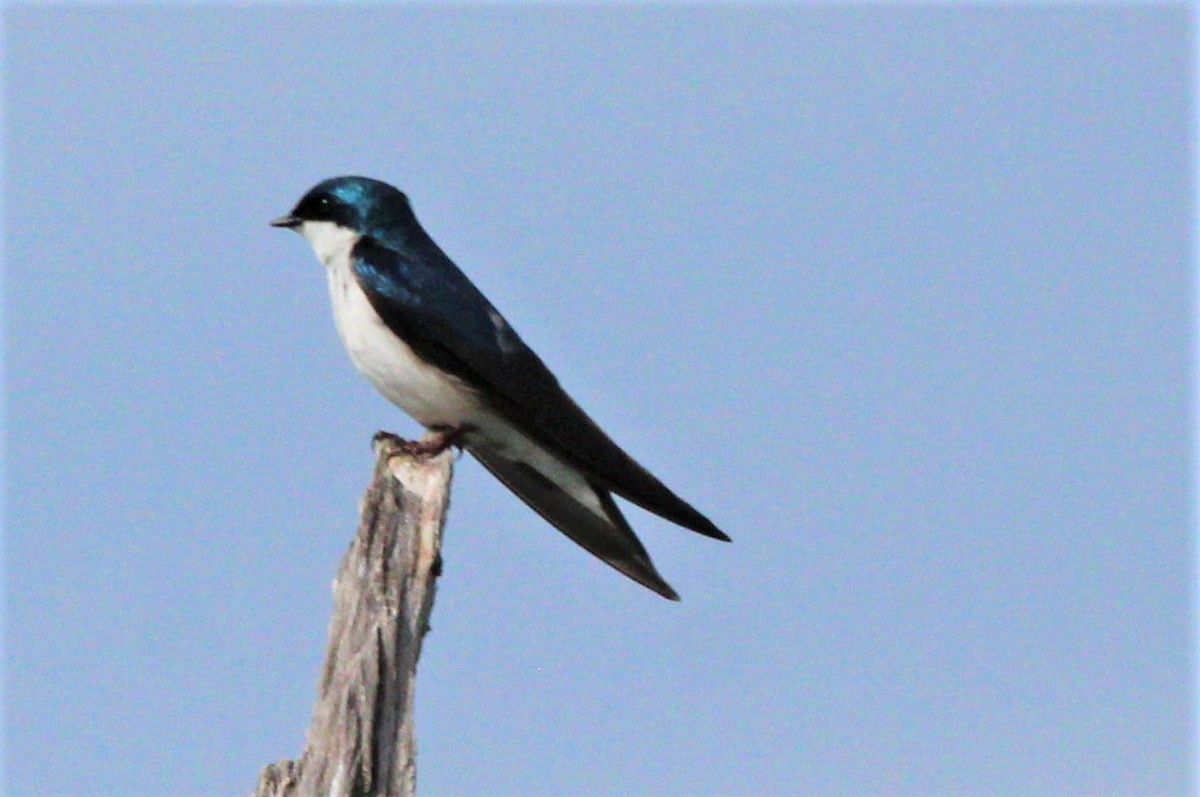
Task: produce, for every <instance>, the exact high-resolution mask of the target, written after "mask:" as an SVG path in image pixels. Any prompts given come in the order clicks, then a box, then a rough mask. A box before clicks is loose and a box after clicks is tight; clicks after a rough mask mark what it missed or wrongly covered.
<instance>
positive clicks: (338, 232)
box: [300, 221, 359, 267]
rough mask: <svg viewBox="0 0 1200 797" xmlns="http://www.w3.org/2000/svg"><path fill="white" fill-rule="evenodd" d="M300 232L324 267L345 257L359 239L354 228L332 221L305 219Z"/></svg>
mask: <svg viewBox="0 0 1200 797" xmlns="http://www.w3.org/2000/svg"><path fill="white" fill-rule="evenodd" d="M300 234H301V235H303V236H304V237H305V238H307V239H308V242H309V243H310V244H312V248H313V251H314V252H316V253H317V260H320V261H321V264H322V265H324V266H326V267H328V266H330V265H332V264H333V262H334V261H336V260H340V259H344V258H346V257H347V256H348V255H349V254H350V250H351V249H353V248H354V245H355V244H356V243H358V239H359V234H358V233H356V232H355V231H354V230H351V229H349V228H347V227H342V226H341V225H339V224H335V223H334V222H332V221H306V222H304V224H303V225H301V227H300Z"/></svg>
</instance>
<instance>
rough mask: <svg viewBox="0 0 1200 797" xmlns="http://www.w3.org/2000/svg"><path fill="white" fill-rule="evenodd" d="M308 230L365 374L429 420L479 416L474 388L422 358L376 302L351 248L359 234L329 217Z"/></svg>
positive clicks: (449, 422) (345, 337)
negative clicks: (357, 269) (353, 264)
mask: <svg viewBox="0 0 1200 797" xmlns="http://www.w3.org/2000/svg"><path fill="white" fill-rule="evenodd" d="M303 232H304V235H305V237H306V238H308V240H309V241H310V242H311V243H312V245H313V250H314V251H315V252H316V254H317V258H318V259H319V260H320V261H321V262H322V263H323V264H324V265H325V270H326V272H327V275H328V278H329V298H330V300H331V301H332V303H333V319H334V322H335V323H336V324H337V330H338V335H339V336H340V337H341V339H342V343H343V345H345V347H346V351H347V352H349V354H350V359H351V361H353V363H354V365H355V367H356V368H358V370H359V371H361V372H362V374H363V376H365V377H367V379H369V380H370V381H371V384H373V385H374V386H375V388H376V390H378V391H379V392H380V393H382V394H383V395H384V397H386V398H387V399H388V400H389V401H391V402H392V403H393V404H395V405H396V406H398V407H400V408H401V409H402V410H404V411H405V412H407V413H408V414H409V415H411V416H412V417H413V419H414V420H416V421H417V422H418V423H420V424H422V425H424V426H429V427H432V426H459V425H462V424H464V423H468V422H472V421H474V420H475V419H476V418H477V416H478V415H479V414H480V412H481V409H482V407H481V405H480V403H479V401H478V399H477V397H476V395H475V394H474V392H473V391H472V390H471V389H470V388H468V387H467V386H466V385H465V384H463V383H462V382H461V381H460V380H458V379H457V378H455V377H453V376H451V375H449V374H447V373H446V372H444V371H442V370H441V369H439V368H436V367H434V366H432V365H429V364H428V363H426V362H425V361H423V360H421V358H419V357H418V356H417V355H416V353H415V352H413V350H412V349H411V348H410V347H409V346H408V344H406V343H405V342H404V341H402V340H401V339H400V338H398V337H396V335H395V334H393V333H392V331H391V330H390V329H388V327H387V325H386V324H384V323H383V319H381V318H380V317H379V314H378V313H376V312H375V308H373V307H371V303H370V301H369V300H368V299H367V296H366V294H365V293H363V290H362V288H361V287H359V284H358V280H357V278H356V277H355V276H354V272H353V271H352V270H351V267H350V250H351V249H352V248H353V246H354V243H355V242H356V241H357V240H358V236H357V235H356V234H355V233H353V232H351V231H349V230H346V229H344V228H341V227H338V226H336V225H334V224H331V223H329V222H311V221H310V222H305V225H304V230H303Z"/></svg>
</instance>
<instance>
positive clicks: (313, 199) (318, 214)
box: [271, 177, 416, 240]
mask: <svg viewBox="0 0 1200 797" xmlns="http://www.w3.org/2000/svg"><path fill="white" fill-rule="evenodd" d="M415 224H416V219H415V217H414V216H413V212H412V208H411V207H410V206H409V204H408V197H406V196H405V195H404V192H402V191H400V190H399V189H397V188H393V187H392V186H390V185H388V184H387V183H384V182H381V181H379V180H372V179H371V178H370V177H333V178H330V179H328V180H325V181H323V182H321V183H318V184H317V185H316V186H314V187H313V188H312V189H311V190H310V191H309V192H308V193H307V194H305V195H304V196H303V197H301V198H300V201H299V202H297V203H296V206H295V207H294V208H292V211H291V213H288V214H287V215H286V216H281V217H280V218H278V219H275V220H274V221H272V222H271V226H273V227H285V228H287V229H290V230H295V231H296V232H298V233H301V234H302V235H304V236H305V237H306V238H308V239H309V240H313V238H314V235H315V234H317V233H318V232H320V231H326V232H327V231H329V230H331V229H337V230H340V231H344V232H347V233H354V234H355V235H370V236H373V237H376V238H380V239H385V240H386V239H392V238H397V237H401V238H402V237H404V235H405V233H406V231H407V230H408V229H409V228H411V227H412V226H414V225H415Z"/></svg>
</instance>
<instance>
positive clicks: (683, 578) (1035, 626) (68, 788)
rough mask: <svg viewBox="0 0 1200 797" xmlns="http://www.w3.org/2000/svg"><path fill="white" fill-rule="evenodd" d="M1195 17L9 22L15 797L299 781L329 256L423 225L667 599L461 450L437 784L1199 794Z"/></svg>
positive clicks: (769, 12)
mask: <svg viewBox="0 0 1200 797" xmlns="http://www.w3.org/2000/svg"><path fill="white" fill-rule="evenodd" d="M1193 46H1194V22H1193V18H1192V15H1191V11H1190V10H1189V9H1187V8H1186V7H1185V6H1184V5H1183V4H1178V5H1171V4H1155V5H1150V4H1146V5H1136V6H1122V5H1106V6H1088V5H1070V6H1068V5H1063V6H1046V5H1007V4H995V5H983V6H972V5H961V6H950V5H947V6H925V7H915V6H901V5H839V4H822V5H819V6H814V7H802V6H787V5H776V6H741V7H732V6H730V7H712V6H710V7H691V6H685V5H663V6H638V5H632V6H624V7H615V8H594V7H581V6H559V5H548V6H540V7H525V8H517V7H509V6H493V7H466V6H462V7H448V6H416V7H397V6H357V7H354V6H338V7H334V6H332V5H330V6H317V5H311V6H286V7H285V6H283V5H279V6H268V5H262V6H250V7H240V8H233V7H216V6H206V5H191V6H148V7H135V6H124V7H122V6H116V5H114V6H108V7H92V8H82V7H69V6H62V5H49V4H46V5H9V6H8V7H7V8H6V10H5V38H4V48H5V51H4V64H3V75H4V81H5V94H4V108H3V110H4V153H3V154H4V160H5V164H4V172H5V180H4V190H3V199H4V203H5V208H4V211H5V219H4V231H5V250H4V256H5V257H4V275H3V279H4V315H3V324H4V333H5V335H4V336H5V345H6V348H5V352H4V356H5V401H6V415H5V421H4V427H5V446H4V457H5V469H4V489H5V507H4V575H3V583H4V598H5V602H4V618H3V619H4V657H3V664H4V690H5V694H4V720H5V723H4V735H5V739H4V747H5V767H4V768H5V773H4V777H5V782H4V783H0V792H3V793H4V794H8V795H12V796H13V797H35V796H36V797H42V796H43V795H81V796H82V795H88V796H89V797H108V795H113V796H117V795H120V796H122V797H124V796H130V797H153V796H160V795H172V796H174V795H179V796H180V797H192V796H193V795H195V796H196V797H199V796H201V795H203V796H205V797H209V796H211V797H218V796H221V795H243V794H248V793H249V792H250V791H251V789H252V788H253V786H254V783H255V780H256V778H257V775H258V772H259V769H260V768H261V767H262V766H263V765H265V764H267V763H269V762H273V761H277V760H279V759H283V758H293V757H295V756H297V755H298V754H299V753H300V751H301V749H302V746H303V740H304V732H305V729H306V727H307V723H308V719H309V712H310V710H311V708H312V705H313V702H314V699H315V693H316V683H317V677H318V673H319V669H320V666H321V661H322V658H323V655H324V649H325V634H326V628H327V623H328V620H329V616H330V612H331V608H332V606H331V596H330V582H331V579H332V577H333V575H334V573H335V571H336V568H337V565H338V561H339V559H340V557H341V555H342V553H343V551H344V550H345V548H346V546H347V544H348V543H349V540H350V538H351V536H352V534H353V530H354V528H355V524H356V502H357V500H358V497H359V495H360V493H361V491H362V489H363V488H364V487H365V485H366V483H367V481H368V479H369V476H370V469H371V461H372V458H371V453H370V448H369V442H370V438H371V435H372V434H373V433H374V432H375V431H376V430H377V429H380V428H384V429H391V430H396V431H399V432H402V433H406V434H415V433H416V432H417V429H416V427H415V426H414V424H413V423H412V422H411V421H409V420H408V419H406V418H404V417H403V416H402V414H401V413H400V411H399V410H397V409H395V408H393V407H392V406H391V405H389V404H387V403H386V402H385V401H384V400H383V399H382V398H380V397H378V396H377V395H376V394H375V393H374V392H373V390H372V388H371V387H370V386H369V384H368V383H367V382H366V381H365V380H364V379H362V378H361V377H359V376H358V375H357V373H356V372H355V371H354V370H353V368H352V367H351V365H350V364H349V361H348V358H347V357H346V355H345V354H344V352H343V351H342V349H341V346H340V344H339V342H338V340H337V337H336V334H335V332H334V328H333V323H332V320H331V318H330V312H329V308H328V299H327V296H326V288H325V284H324V276H323V274H322V271H321V268H320V267H319V265H318V264H317V263H316V261H315V259H314V257H313V254H312V252H311V250H310V248H309V247H308V245H307V244H306V243H305V242H304V241H303V240H301V239H300V238H298V237H297V236H295V235H291V234H288V233H286V232H283V231H280V230H275V229H271V228H270V227H268V226H267V221H268V220H269V219H271V218H273V217H275V216H278V215H280V214H282V213H284V212H286V211H287V210H289V209H290V208H291V207H292V205H293V203H294V202H295V201H296V199H297V198H299V196H300V195H301V194H302V193H304V192H305V191H306V190H307V189H308V188H309V187H310V186H312V185H313V184H314V183H316V182H317V181H319V180H321V179H323V178H326V177H330V176H333V175H337V174H347V173H359V174H366V175H371V176H374V177H378V178H381V179H384V180H387V181H389V182H392V183H394V184H396V185H397V186H399V187H401V188H403V189H404V190H405V191H406V192H408V194H409V195H410V197H411V198H412V201H413V204H414V207H415V209H416V211H417V214H418V216H419V218H420V219H421V220H422V222H423V223H424V224H425V226H426V227H427V229H428V230H429V231H430V232H431V234H432V235H433V237H434V238H435V239H436V240H437V241H438V242H439V243H440V244H441V245H442V247H443V248H444V249H445V250H446V251H447V252H448V253H449V254H450V256H451V257H452V258H454V259H455V260H456V262H457V263H458V264H459V265H460V266H461V267H462V268H463V269H464V270H465V271H466V272H467V273H468V274H469V275H470V276H471V277H472V279H474V280H475V282H476V283H477V284H478V285H479V286H480V288H481V289H482V290H483V291H484V292H485V293H486V294H487V295H488V296H489V297H490V298H491V299H492V300H493V301H494V303H495V304H496V305H497V306H498V307H499V308H500V309H501V310H502V311H503V312H504V313H505V314H506V315H507V317H508V318H509V320H510V321H511V322H512V323H513V325H514V326H515V327H516V328H517V329H518V330H519V331H520V333H521V334H522V335H523V337H524V338H525V339H526V340H527V341H528V342H529V343H530V344H531V345H532V346H533V347H534V348H535V349H536V350H538V351H539V352H540V353H541V355H542V356H543V358H544V359H545V360H546V361H547V363H548V364H549V365H550V366H551V367H552V368H553V369H554V370H555V371H556V372H557V374H558V375H559V377H560V379H561V381H562V382H563V384H564V385H565V386H566V388H567V389H568V390H569V391H570V392H571V393H572V394H573V395H574V396H575V397H576V398H577V399H578V400H579V401H580V403H581V404H582V405H583V406H584V407H586V408H587V409H588V410H589V411H590V412H591V413H592V414H593V415H594V417H595V418H596V419H597V420H598V421H599V422H600V423H601V424H602V425H603V426H604V427H605V428H606V429H607V430H608V431H609V432H610V433H611V434H612V435H613V436H614V437H615V438H616V439H617V440H618V441H620V442H621V443H622V445H624V446H625V447H626V448H627V449H628V450H629V451H630V452H631V453H632V454H633V455H634V456H636V457H637V458H638V459H640V460H641V461H642V462H644V463H645V464H646V465H647V466H649V467H650V468H652V469H653V470H654V471H655V472H656V473H657V474H658V475H659V476H661V477H662V478H663V479H664V481H666V482H667V483H668V484H670V485H671V486H672V487H673V488H674V489H675V490H677V491H678V492H679V493H680V494H682V495H683V496H685V497H686V498H688V499H689V500H691V501H692V502H694V503H695V504H696V505H697V506H698V507H699V508H700V509H701V510H702V511H704V512H705V513H706V514H708V515H709V516H710V517H711V518H712V519H713V520H714V521H715V522H717V524H718V525H720V526H721V527H722V528H723V529H725V530H726V531H727V532H729V534H730V535H731V536H732V537H733V539H734V542H733V544H732V545H723V544H718V543H716V542H713V541H711V540H707V539H704V538H701V537H699V536H697V535H693V534H690V533H687V532H684V531H681V530H679V529H677V528H675V527H672V526H671V525H670V524H667V523H665V522H661V521H659V520H658V519H656V518H653V517H651V516H649V515H647V514H645V513H643V512H640V511H637V510H633V509H631V510H630V513H629V514H630V518H631V521H632V522H633V524H634V526H635V528H636V529H637V530H638V531H639V533H640V534H641V536H642V539H643V540H644V541H645V543H646V545H647V547H648V548H649V549H650V552H651V554H652V556H653V557H654V559H655V562H656V563H657V565H658V566H659V569H660V570H661V571H662V573H663V574H664V576H665V577H666V578H667V579H668V580H669V581H670V582H671V583H672V584H673V585H674V586H675V587H676V588H677V589H678V590H679V591H680V593H681V594H682V595H683V602H682V603H681V604H673V603H669V602H667V601H664V600H661V599H660V598H658V597H656V596H655V595H653V594H651V593H650V592H648V591H647V590H645V589H642V588H640V587H638V586H637V585H635V584H634V583H632V582H630V581H628V580H626V579H623V578H622V577H620V576H619V575H618V574H616V573H614V572H613V571H611V570H609V569H608V568H607V567H605V566H603V565H602V564H600V563H599V562H597V561H595V560H593V559H592V558H591V557H589V556H588V555H587V554H585V553H584V552H582V551H581V550H579V549H577V548H576V547H574V546H573V545H571V544H570V543H569V542H568V541H567V540H566V539H565V538H563V537H562V536H561V535H559V534H557V533H556V532H555V531H554V530H553V529H552V528H550V527H549V526H547V525H546V524H545V523H543V522H542V521H540V520H539V519H538V518H537V517H536V516H535V515H534V514H533V513H532V512H530V511H529V510H528V509H527V508H526V507H525V506H524V505H523V504H521V503H520V502H519V501H518V500H517V499H515V498H513V497H512V496H510V495H509V494H507V493H506V492H505V491H504V490H503V488H501V487H500V486H499V485H498V484H497V483H495V482H494V481H493V480H492V479H491V478H490V477H489V476H488V475H487V474H486V473H485V472H483V470H482V469H481V468H480V467H479V466H478V465H477V464H476V463H474V462H473V461H471V460H470V459H463V460H461V461H460V465H459V468H458V471H457V476H456V482H455V485H454V501H453V507H452V510H451V514H450V520H449V525H448V528H447V531H446V548H445V552H444V553H445V573H444V575H443V577H442V579H441V582H440V589H439V594H438V601H437V605H436V608H435V611H434V615H433V632H432V634H431V635H430V636H429V637H428V638H427V640H426V645H425V654H424V657H423V660H422V667H421V670H420V678H419V681H418V691H417V709H418V717H417V719H418V728H417V733H418V743H419V748H420V756H419V760H418V765H419V778H420V793H421V794H423V795H525V796H527V797H541V796H545V797H550V796H551V795H617V794H622V795H662V796H664V797H667V796H670V795H680V796H682V795H760V794H761V795H766V794H776V795H794V794H817V795H847V796H849V795H945V796H947V797H949V796H956V795H1023V796H1024V795H1085V794H1086V795H1134V794H1136V795H1180V794H1185V793H1188V792H1190V791H1191V790H1192V787H1193V785H1194V780H1195V770H1194V766H1195V764H1194V752H1195V747H1194V744H1195V735H1194V734H1195V730H1194V722H1195V708H1196V691H1195V689H1194V683H1195V681H1194V677H1193V668H1194V665H1195V660H1194V655H1193V644H1194V639H1193V637H1192V629H1193V626H1194V622H1195V617H1194V615H1193V613H1192V608H1193V607H1192V599H1193V593H1194V584H1193V578H1192V577H1193V573H1194V565H1195V562H1196V550H1195V544H1194V539H1193V535H1192V532H1193V529H1194V521H1195V506H1194V499H1193V492H1194V487H1195V470H1194V467H1193V462H1194V457H1193V442H1194V436H1193V430H1192V418H1193V415H1194V409H1195V408H1194V404H1193V395H1192V381H1193V377H1194V365H1195V362H1194V354H1193V351H1192V343H1193V335H1194V331H1195V322H1194V319H1193V317H1192V308H1193V300H1194V296H1195V282H1194V276H1193V272H1192V266H1193V255H1194V243H1195V239H1194V234H1193V222H1194V219H1195V214H1196V207H1195V201H1194V185H1193V168H1194V163H1193V156H1194V147H1193V143H1192V133H1193V130H1192V125H1193V122H1194V118H1195V93H1194V92H1195V83H1194V77H1195V76H1194V63H1193Z"/></svg>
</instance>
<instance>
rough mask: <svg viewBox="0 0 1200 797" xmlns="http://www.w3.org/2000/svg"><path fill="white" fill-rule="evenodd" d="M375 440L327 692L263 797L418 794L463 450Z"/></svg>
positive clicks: (338, 595) (337, 613)
mask: <svg viewBox="0 0 1200 797" xmlns="http://www.w3.org/2000/svg"><path fill="white" fill-rule="evenodd" d="M401 443H402V441H401V440H400V439H399V438H398V437H396V436H395V435H392V434H388V433H386V432H380V433H379V434H377V435H376V436H375V441H374V448H375V471H374V477H373V478H372V480H371V485H370V486H369V487H368V488H367V491H366V494H365V495H364V496H363V499H362V504H361V507H360V511H359V524H358V532H357V533H356V534H355V537H354V542H353V543H351V545H350V549H349V550H348V551H347V552H346V555H345V556H344V557H343V558H342V564H341V567H340V569H339V570H338V575H337V578H336V580H335V581H334V587H333V592H334V612H333V620H332V621H331V622H330V625H329V650H328V652H327V653H326V656H325V669H324V673H323V675H322V677H321V684H320V690H319V696H318V699H317V705H316V708H315V709H314V710H313V716H312V723H311V725H310V726H309V729H308V744H307V747H306V749H305V750H304V753H303V755H301V757H300V759H299V760H298V761H281V762H279V763H278V764H271V765H268V766H267V767H266V768H264V770H263V772H262V774H261V775H260V776H259V782H258V788H257V789H256V790H255V793H254V795H255V797H411V795H413V794H414V792H415V788H416V745H415V740H414V735H413V694H414V689H415V686H416V676H417V659H418V657H419V656H420V655H421V641H422V639H423V638H424V636H425V633H426V631H428V630H429V615H430V613H431V612H432V611H433V598H434V592H435V588H436V583H435V582H436V579H437V577H438V575H439V574H440V572H441V553H440V552H441V547H442V526H443V524H444V523H445V519H446V510H447V508H448V507H449V503H450V480H451V477H452V475H453V461H454V452H453V450H452V449H451V450H447V451H444V452H442V453H441V454H438V455H436V456H431V457H414V456H411V455H409V454H406V453H404V452H403V451H402V448H401V445H400V444H401Z"/></svg>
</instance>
